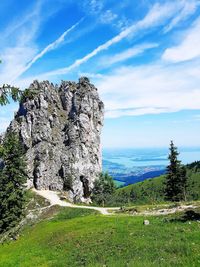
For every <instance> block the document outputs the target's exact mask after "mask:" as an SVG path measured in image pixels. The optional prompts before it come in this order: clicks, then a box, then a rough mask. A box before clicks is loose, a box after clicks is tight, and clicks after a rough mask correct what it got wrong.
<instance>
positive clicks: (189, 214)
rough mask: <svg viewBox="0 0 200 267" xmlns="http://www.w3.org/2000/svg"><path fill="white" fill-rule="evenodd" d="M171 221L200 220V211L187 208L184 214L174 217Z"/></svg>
mask: <svg viewBox="0 0 200 267" xmlns="http://www.w3.org/2000/svg"><path fill="white" fill-rule="evenodd" d="M170 221H171V222H187V221H200V213H199V212H196V211H194V210H187V211H185V212H184V214H183V215H182V216H180V217H177V218H172V219H171V220H170Z"/></svg>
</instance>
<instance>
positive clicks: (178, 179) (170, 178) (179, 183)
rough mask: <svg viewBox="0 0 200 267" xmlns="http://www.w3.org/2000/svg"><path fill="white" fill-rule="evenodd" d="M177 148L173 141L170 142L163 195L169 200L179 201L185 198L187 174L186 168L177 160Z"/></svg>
mask: <svg viewBox="0 0 200 267" xmlns="http://www.w3.org/2000/svg"><path fill="white" fill-rule="evenodd" d="M178 155H179V152H178V149H177V147H175V146H174V143H173V141H171V143H170V153H169V157H168V159H169V161H170V164H169V165H168V166H167V176H166V181H165V197H166V199H167V200H170V201H180V200H185V198H186V185H187V176H186V169H185V167H184V166H182V165H181V161H180V160H178Z"/></svg>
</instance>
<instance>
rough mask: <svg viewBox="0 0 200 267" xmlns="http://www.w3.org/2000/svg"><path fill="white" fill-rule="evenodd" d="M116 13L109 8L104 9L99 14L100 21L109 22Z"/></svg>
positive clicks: (115, 16)
mask: <svg viewBox="0 0 200 267" xmlns="http://www.w3.org/2000/svg"><path fill="white" fill-rule="evenodd" d="M117 17H118V16H117V14H115V13H113V12H112V11H111V10H106V11H105V12H104V13H103V14H102V15H101V16H100V21H101V22H102V23H106V24H107V23H111V22H112V21H113V20H115V19H116V18H117Z"/></svg>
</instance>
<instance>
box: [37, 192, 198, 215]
mask: <svg viewBox="0 0 200 267" xmlns="http://www.w3.org/2000/svg"><path fill="white" fill-rule="evenodd" d="M33 191H34V192H35V193H37V194H38V195H40V196H42V197H44V198H46V199H47V200H48V201H49V202H50V204H51V206H53V205H59V206H62V207H71V208H79V209H92V210H97V211H99V212H100V213H101V214H103V215H113V214H116V213H115V211H119V210H120V207H116V208H107V207H105V208H102V207H95V206H83V205H75V204H72V203H69V202H67V201H64V200H60V198H59V196H58V192H55V191H50V190H36V189H33ZM194 208H196V206H194V205H180V206H178V207H174V208H166V209H158V210H146V211H141V212H134V213H133V214H131V215H146V216H156V215H168V214H173V213H176V212H181V211H184V210H187V209H194Z"/></svg>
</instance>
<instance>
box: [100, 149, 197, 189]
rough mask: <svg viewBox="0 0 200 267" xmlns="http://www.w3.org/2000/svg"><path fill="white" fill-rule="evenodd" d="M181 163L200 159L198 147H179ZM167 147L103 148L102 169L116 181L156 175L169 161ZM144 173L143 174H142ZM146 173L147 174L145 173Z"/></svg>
mask: <svg viewBox="0 0 200 267" xmlns="http://www.w3.org/2000/svg"><path fill="white" fill-rule="evenodd" d="M179 152H180V155H179V159H180V160H181V161H182V163H183V164H187V163H191V162H194V161H197V160H200V148H185V149H184V148H182V149H179ZM168 153H169V150H168V149H158V148H156V149H152V148H147V149H144V148H142V149H104V150H103V170H104V171H108V172H109V173H110V174H111V175H112V176H113V178H114V180H116V181H118V182H119V181H124V184H125V183H126V182H127V181H130V180H131V181H138V179H137V178H138V177H139V179H141V180H142V179H143V178H142V176H144V179H147V178H148V177H156V176H157V175H158V173H159V172H160V171H162V172H163V171H165V169H166V166H167V165H168V163H169V160H168ZM144 174H145V175H144ZM146 174H149V176H148V175H146ZM154 174H155V175H154Z"/></svg>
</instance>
